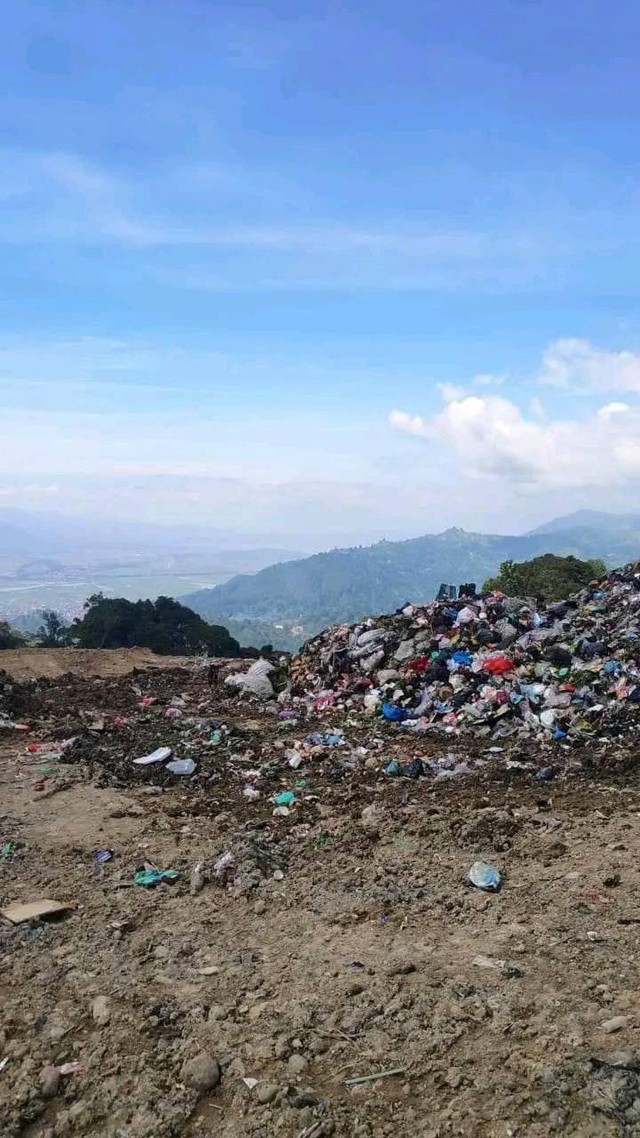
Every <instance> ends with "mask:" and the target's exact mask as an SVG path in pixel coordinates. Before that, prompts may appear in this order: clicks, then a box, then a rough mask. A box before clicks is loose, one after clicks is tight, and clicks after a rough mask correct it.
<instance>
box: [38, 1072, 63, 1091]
mask: <svg viewBox="0 0 640 1138" xmlns="http://www.w3.org/2000/svg"><path fill="white" fill-rule="evenodd" d="M59 1086H60V1074H59V1071H58V1068H57V1067H51V1066H49V1067H43V1068H42V1070H41V1072H40V1090H41V1091H42V1094H43V1095H44V1097H45V1098H55V1097H56V1095H57V1093H58V1088H59Z"/></svg>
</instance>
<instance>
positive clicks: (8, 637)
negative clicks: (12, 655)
mask: <svg viewBox="0 0 640 1138" xmlns="http://www.w3.org/2000/svg"><path fill="white" fill-rule="evenodd" d="M23 645H24V639H23V637H22V636H20V634H19V633H18V632H14V630H13V629H12V628H11V627H10V626H9V625H8V624H7V622H6V620H0V648H20V647H22V646H23Z"/></svg>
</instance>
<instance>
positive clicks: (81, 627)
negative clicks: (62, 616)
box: [71, 593, 240, 656]
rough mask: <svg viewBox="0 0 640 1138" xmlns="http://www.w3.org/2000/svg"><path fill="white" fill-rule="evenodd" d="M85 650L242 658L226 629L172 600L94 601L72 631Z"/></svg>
mask: <svg viewBox="0 0 640 1138" xmlns="http://www.w3.org/2000/svg"><path fill="white" fill-rule="evenodd" d="M71 635H72V638H73V639H74V641H76V643H78V644H79V645H80V647H81V648H151V650H152V651H153V652H158V653H160V654H161V655H167V656H192V655H194V654H196V653H198V652H206V653H207V654H208V655H210V656H239V655H240V645H239V644H238V641H237V640H235V639H234V638H233V637H232V636H231V635H230V634H229V632H228V631H227V629H226V628H223V627H222V625H217V624H208V623H207V621H205V620H203V619H202V617H201V616H198V614H197V613H195V612H193V611H192V610H191V609H189V608H186V607H185V605H181V604H180V603H179V602H178V601H175V600H173V598H172V597H158V599H157V600H156V601H128V600H125V599H124V598H123V597H115V598H107V597H104V596H103V595H102V594H101V593H97V594H96V595H95V596H92V597H89V598H88V600H87V601H86V603H85V606H84V615H83V616H82V618H80V619H78V620H76V621H75V622H74V624H73V626H72V628H71Z"/></svg>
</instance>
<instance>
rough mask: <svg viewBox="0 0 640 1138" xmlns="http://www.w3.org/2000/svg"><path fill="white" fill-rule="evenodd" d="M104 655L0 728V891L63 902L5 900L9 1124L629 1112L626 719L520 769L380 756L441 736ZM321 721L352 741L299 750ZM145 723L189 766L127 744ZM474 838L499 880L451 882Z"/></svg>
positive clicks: (561, 1118)
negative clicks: (172, 714)
mask: <svg viewBox="0 0 640 1138" xmlns="http://www.w3.org/2000/svg"><path fill="white" fill-rule="evenodd" d="M9 655H11V654H10V653H4V654H3V657H2V661H1V662H2V663H3V665H4V659H5V656H9ZM104 655H107V654H106V653H105V654H104ZM109 655H118V654H113V653H110V654H109ZM156 659H157V658H156ZM64 664H65V666H64V667H63V661H60V667H61V669H62V671H66V672H69V671H75V669H71V668H69V667H68V666H66V661H64ZM34 666H35V665H34ZM105 666H107V665H105ZM133 666H135V667H140V664H139V663H136V664H135V665H132V667H133ZM7 670H9V669H7ZM129 670H131V669H129ZM123 671H124V668H123ZM85 674H87V673H85ZM94 676H95V673H94ZM99 676H107V677H109V678H108V679H104V680H101V679H100V678H98V679H96V678H93V679H91V678H87V679H83V678H78V677H77V676H76V677H73V676H72V677H70V678H67V679H65V680H61V681H57V682H51V681H45V682H44V683H42V684H32V685H26V686H25V687H24V689H22V688H21V689H20V691H16V692H14V693H13V696H12V698H13V699H14V701H15V703H16V707H17V709H19V711H20V717H21V718H23V719H24V721H25V722H26V723H27V724H28V725H30V726H31V728H32V730H31V732H30V733H29V734H26V733H20V732H17V731H11V732H4V733H3V735H2V736H0V803H1V805H0V852H1V851H3V850H4V851H5V852H4V853H2V856H0V908H4V907H5V906H6V905H7V904H9V903H13V902H16V901H22V902H26V901H29V900H33V899H37V898H42V897H49V898H53V899H55V900H58V901H64V902H70V903H71V902H72V903H73V905H74V907H73V908H71V909H70V910H69V912H68V913H67V914H65V915H64V916H63V917H62V918H60V917H59V918H57V919H56V920H55V921H51V922H47V921H44V920H34V921H31V922H27V923H25V924H21V925H12V924H10V923H9V922H8V921H2V920H0V951H1V953H2V970H1V973H0V1006H1V1008H2V1012H1V1017H0V1024H1V1026H0V1065H1V1064H3V1066H2V1069H1V1070H0V1133H2V1135H3V1138H5V1136H6V1138H63V1136H66V1135H76V1134H78V1135H81V1134H85V1135H96V1136H102V1135H104V1136H105V1138H167V1136H175V1138H199V1136H206V1138H214V1136H215V1138H271V1136H272V1135H273V1136H278V1138H302V1136H304V1138H321V1136H325V1135H326V1136H328V1135H335V1136H336V1138H352V1136H355V1138H378V1136H379V1135H384V1136H389V1138H392V1136H393V1138H444V1136H454V1135H462V1136H465V1138H466V1136H468V1138H546V1136H547V1135H562V1136H570V1138H583V1136H586V1138H596V1136H603V1138H613V1136H622V1138H628V1136H631V1135H638V1134H640V1008H639V1006H638V967H637V965H638V930H639V929H640V900H639V892H638V889H639V885H640V868H639V865H640V861H639V857H640V798H639V796H640V783H639V781H638V778H637V774H636V756H635V754H634V751H633V748H631V749H630V750H629V751H628V752H627V753H626V754H625V755H624V756H623V760H621V758H620V755H617V756H616V759H615V761H613V757H611V758H608V759H607V760H606V762H605V760H604V759H603V760H602V762H600V760H598V762H597V763H595V762H593V761H592V762H591V764H590V765H589V767H588V768H587V762H588V757H587V756H584V757H582V758H578V757H575V758H573V759H572V761H571V763H567V765H566V768H565V770H564V771H562V770H558V773H557V775H556V777H555V778H554V779H553V781H551V782H549V783H545V784H542V785H541V784H539V783H537V782H536V781H535V779H534V778H533V777H532V776H531V774H530V773H528V772H527V771H525V770H521V769H518V768H514V769H511V770H506V769H505V760H506V756H504V755H501V756H496V757H495V761H492V762H491V763H488V765H487V767H486V768H484V769H483V770H482V771H481V772H480V773H478V774H474V775H470V776H465V777H463V778H460V779H450V780H448V781H446V780H445V781H442V782H438V783H434V781H433V780H429V779H421V780H419V781H412V780H409V779H391V778H388V777H387V776H385V775H384V774H383V773H382V763H383V760H386V759H388V758H389V757H393V756H397V757H398V758H400V757H402V758H405V759H410V758H411V757H412V756H415V755H416V754H424V753H425V751H426V750H429V752H430V753H431V754H436V753H438V751H439V750H440V751H441V750H442V749H443V747H444V745H443V744H440V743H437V742H431V743H430V744H429V745H428V747H427V746H426V745H425V743H424V741H421V740H419V739H416V738H407V737H406V736H404V735H401V734H400V733H398V731H397V730H396V729H394V728H393V727H381V726H380V724H379V723H377V722H376V723H375V724H373V723H366V722H364V721H363V722H351V723H349V722H347V723H345V722H341V723H337V722H336V723H334V722H333V721H332V719H331V714H330V713H328V714H327V715H325V716H324V717H323V718H322V719H321V720H320V719H318V720H317V721H312V722H305V723H304V724H301V723H295V722H287V721H279V720H278V719H277V717H275V716H274V715H273V714H269V713H266V712H265V711H263V710H261V709H260V708H259V707H257V705H255V704H248V703H247V704H242V703H238V702H236V701H234V700H231V699H230V698H229V696H228V694H227V692H225V691H224V689H217V690H215V691H213V692H210V691H209V690H208V688H207V686H206V683H204V682H203V678H202V675H201V673H189V672H187V671H180V670H179V669H176V668H175V661H172V670H170V671H165V670H162V669H161V670H160V671H159V672H151V671H149V672H147V673H144V674H141V675H136V676H127V675H122V674H119V673H118V672H108V673H103V672H100V673H99ZM175 697H179V698H180V701H181V703H182V706H183V717H182V718H181V719H180V718H178V719H176V720H172V719H167V718H166V713H167V709H168V708H169V707H171V706H172V703H171V701H172V700H175ZM151 699H155V700H156V702H155V703H153V704H150V703H149V702H148V701H149V700H151ZM173 706H176V704H175V703H174V704H173ZM205 723H209V724H210V726H211V727H212V728H213V730H214V731H215V730H216V729H217V728H216V725H224V727H226V728H227V729H228V733H227V732H226V731H223V732H222V734H223V740H222V742H218V743H213V742H212V740H211V738H210V737H209V736H210V735H211V731H209V730H207V731H205V728H204V726H203V725H204V724H205ZM328 725H331V726H336V727H338V726H339V727H341V728H342V729H343V730H344V732H345V737H346V738H347V741H348V746H346V747H340V748H325V749H324V750H323V749H322V748H320V749H318V750H314V753H313V754H312V755H311V756H309V757H308V758H307V759H306V760H305V762H304V763H303V764H302V765H301V766H299V767H298V768H297V769H295V770H293V769H291V767H290V766H289V765H288V762H287V760H286V757H285V751H286V749H287V748H289V747H290V746H291V744H292V742H293V740H294V739H300V738H304V737H305V736H306V735H307V734H308V732H309V731H311V730H313V729H317V728H318V727H319V726H321V727H323V728H324V727H326V726H328ZM70 736H75V737H76V739H77V742H76V743H75V744H73V745H72V746H71V747H70V748H69V749H68V750H67V751H66V752H65V753H64V755H63V760H64V761H60V760H58V759H55V758H52V757H51V756H52V755H55V753H56V752H57V751H59V746H60V741H61V740H62V739H65V738H68V737H70ZM198 739H199V740H200V741H199V742H198ZM35 742H39V743H42V744H44V746H43V748H41V749H40V750H34V749H33V744H34V743H35ZM30 743H31V749H30V750H29V749H28V748H29V744H30ZM165 743H166V744H167V745H169V746H172V747H173V749H174V751H175V752H176V753H180V754H181V755H184V754H191V755H193V756H194V757H195V759H196V760H197V771H196V773H195V774H194V775H193V776H191V777H188V778H180V777H179V776H173V775H167V773H166V772H165V771H164V769H162V768H158V767H153V766H149V767H139V766H135V765H134V764H133V762H132V760H133V758H134V757H135V756H136V755H141V754H144V753H146V752H147V751H149V750H151V749H152V747H153V746H158V745H160V744H165ZM446 748H447V749H448V750H451V749H453V750H455V752H456V753H457V754H458V755H464V754H465V752H466V751H469V749H470V748H469V744H465V743H463V742H462V741H461V740H454V741H453V742H452V741H451V740H449V742H448V743H447V744H446ZM592 759H593V756H592ZM47 771H48V773H43V772H47ZM253 772H257V773H258V777H254V775H253ZM247 787H250V788H252V789H253V791H254V792H256V791H257V793H258V794H259V797H257V796H256V794H255V793H254V794H252V795H247V794H246V793H245V791H246V789H247ZM285 789H292V790H293V791H294V793H295V796H296V802H295V803H294V804H292V805H291V806H290V807H289V808H288V809H289V812H288V813H286V812H280V813H276V814H274V810H281V809H282V808H280V807H277V806H276V805H275V804H274V802H273V801H272V796H273V795H274V794H275V793H277V792H281V791H283V790H285ZM286 809H287V808H286V807H285V810H286ZM363 811H365V813H364V815H363ZM3 843H6V844H7V845H8V846H9V848H8V849H7V848H6V845H3ZM99 849H110V850H112V851H113V857H112V858H111V860H109V861H107V862H106V863H105V864H104V865H102V866H100V865H98V864H97V863H96V861H95V859H94V857H93V854H94V852H95V851H96V850H99ZM225 852H230V853H231V854H232V855H233V859H234V860H233V865H232V866H230V867H229V868H228V869H227V870H225V869H222V870H217V871H216V870H215V868H214V867H215V864H216V862H217V861H218V860H219V858H220V856H221V855H222V854H224V853H225ZM479 858H484V859H486V860H488V861H489V862H491V863H492V864H493V865H495V866H496V867H497V868H499V869H500V871H501V873H502V875H503V886H502V889H501V891H500V892H499V893H497V894H488V893H483V892H481V891H479V890H477V889H473V888H472V887H470V886H469V885H468V884H467V883H466V882H465V875H466V872H467V871H468V869H469V867H470V866H471V865H472V863H473V862H475V861H476V860H477V859H479ZM144 863H153V865H155V866H156V867H158V868H162V869H167V868H173V869H175V870H177V871H178V872H179V874H180V876H179V877H178V879H177V880H176V881H175V882H173V883H163V884H160V885H158V886H157V887H156V888H145V887H143V886H141V885H138V884H135V883H134V879H133V874H134V871H135V870H136V868H138V867H140V866H142V865H143V864H144ZM196 865H202V869H201V870H200V871H199V877H198V875H196V878H194V881H193V884H191V880H192V875H193V871H194V867H195V866H196ZM196 890H197V891H196ZM5 1060H6V1062H5ZM69 1065H72V1066H71V1067H69ZM386 1071H395V1072H396V1073H395V1074H390V1075H386V1076H385V1077H383V1078H379V1079H373V1080H370V1081H367V1082H363V1083H360V1084H356V1085H353V1086H350V1085H348V1080H349V1079H351V1078H358V1077H361V1076H369V1075H380V1073H381V1072H386ZM64 1072H69V1073H64Z"/></svg>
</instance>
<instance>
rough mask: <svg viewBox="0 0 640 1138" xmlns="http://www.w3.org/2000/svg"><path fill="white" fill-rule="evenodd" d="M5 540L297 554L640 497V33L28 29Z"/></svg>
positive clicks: (358, 1)
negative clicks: (209, 536)
mask: <svg viewBox="0 0 640 1138" xmlns="http://www.w3.org/2000/svg"><path fill="white" fill-rule="evenodd" d="M5 25H6V26H5V29H4V35H3V43H2V45H0V58H1V60H2V68H3V84H2V91H0V113H1V115H2V122H3V131H2V134H1V135H0V203H1V207H2V208H1V209H0V250H1V254H2V255H1V256H0V283H1V284H2V286H3V298H4V301H3V306H2V311H1V312H0V506H22V507H29V508H46V509H57V510H61V511H66V512H74V513H82V512H84V513H87V512H89V513H95V512H101V513H104V514H112V515H114V516H115V515H117V516H125V517H134V518H141V519H145V520H149V521H164V522H167V523H170V524H177V523H179V522H180V521H183V520H184V521H190V522H201V523H203V524H206V525H211V526H220V527H227V528H228V527H233V526H236V527H238V528H239V529H242V530H244V531H247V532H259V533H260V534H261V535H264V534H265V533H267V532H270V531H271V532H274V533H276V532H277V533H278V534H279V535H284V536H287V535H288V537H289V539H290V541H293V542H294V544H300V542H298V540H297V539H298V538H299V537H300V536H301V535H305V534H306V535H307V536H308V541H307V542H306V544H307V545H309V544H313V543H314V542H315V544H316V545H317V546H318V547H320V546H322V545H326V544H331V543H332V542H333V541H334V540H335V541H340V542H341V543H344V542H345V541H347V540H353V541H358V540H368V539H370V538H375V537H377V536H383V535H388V536H390V537H400V536H402V535H403V534H404V535H406V536H410V535H413V534H417V533H420V532H425V531H426V530H429V529H439V528H444V527H446V526H447V525H463V526H465V527H466V528H469V529H477V530H479V529H485V530H498V531H499V530H502V531H513V530H514V529H518V528H520V529H523V528H526V527H528V526H530V525H531V526H533V525H535V524H537V523H538V522H540V521H542V520H544V519H545V518H547V517H549V516H551V515H552V514H557V513H561V512H565V511H569V510H572V509H576V508H580V507H583V506H585V505H589V506H593V507H596V508H605V509H607V508H609V509H612V510H624V509H633V508H634V507H635V501H636V498H637V493H638V484H639V481H640V456H639V453H638V452H639V443H638V440H639V439H640V403H639V402H638V400H639V399H640V312H639V311H638V289H637V278H638V273H637V266H638V262H639V259H640V202H639V199H638V195H637V183H638V170H637V169H636V166H637V163H635V162H634V161H633V159H632V158H630V153H632V149H630V146H629V132H630V127H629V114H628V108H629V107H630V106H634V105H636V104H637V102H638V99H639V98H640V67H638V63H639V62H640V58H638V57H640V48H639V47H637V46H636V45H638V44H640V9H638V7H637V5H632V4H631V3H630V0H624V2H623V3H622V4H621V5H619V6H618V9H617V12H616V20H615V21H612V20H611V19H610V11H609V10H607V9H606V7H605V6H604V5H603V4H600V3H599V2H598V0H595V2H594V3H593V4H590V5H589V6H588V13H585V9H584V5H583V4H580V5H578V2H577V0H567V3H565V4H564V5H562V6H558V5H557V3H555V2H554V0H539V2H538V3H536V4H535V5H528V6H523V5H522V4H521V3H519V2H518V0H487V3H486V4H484V5H477V3H475V0H461V2H460V3H459V4H458V5H457V6H456V7H455V9H454V8H453V7H452V6H451V5H450V4H449V3H445V0H434V2H433V3H430V4H429V5H428V6H427V8H425V6H424V4H419V3H418V2H417V0H400V2H399V3H398V4H396V5H394V7H393V10H391V9H390V8H389V6H388V5H387V4H383V3H382V0H368V3H367V4H365V3H364V0H354V3H353V4H351V5H350V6H348V7H345V6H340V7H338V8H335V7H333V8H330V9H327V8H326V5H324V4H320V3H316V0H311V3H310V4H308V5H306V6H305V9H304V13H302V14H301V11H300V6H299V5H296V4H294V3H293V0H272V3H270V5H269V6H268V8H264V7H263V8H262V9H256V8H255V6H252V5H247V4H245V3H244V2H242V0H241V2H240V3H235V4H234V5H231V4H225V3H221V4H216V5H214V6H212V5H210V4H206V3H204V2H203V0H185V2H184V3H180V4H178V3H175V2H174V0H161V2H160V3H157V2H154V3H151V0H135V2H134V3H125V0H112V2H111V3H109V4H104V3H103V2H102V0H85V2H84V3H83V4H82V5H76V4H73V3H66V2H64V3H62V4H60V3H59V2H58V0H25V2H24V3H22V4H20V5H14V6H12V7H11V10H10V11H8V13H7V17H6V21H5Z"/></svg>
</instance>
